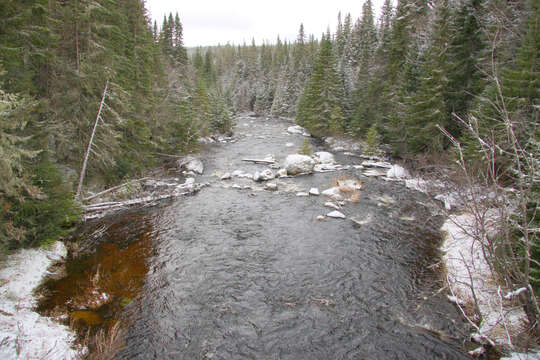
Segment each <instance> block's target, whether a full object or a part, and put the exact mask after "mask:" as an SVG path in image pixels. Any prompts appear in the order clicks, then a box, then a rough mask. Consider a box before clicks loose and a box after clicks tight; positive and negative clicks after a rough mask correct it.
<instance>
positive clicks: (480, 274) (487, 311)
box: [441, 210, 526, 345]
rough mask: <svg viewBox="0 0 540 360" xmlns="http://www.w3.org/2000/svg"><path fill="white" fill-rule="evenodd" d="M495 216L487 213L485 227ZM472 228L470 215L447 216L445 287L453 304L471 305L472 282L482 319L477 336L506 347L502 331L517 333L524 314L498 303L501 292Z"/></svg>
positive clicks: (471, 216) (491, 226) (494, 211)
mask: <svg viewBox="0 0 540 360" xmlns="http://www.w3.org/2000/svg"><path fill="white" fill-rule="evenodd" d="M496 214H497V213H496V210H491V211H489V212H488V214H487V219H488V222H487V226H488V228H491V229H493V228H494V226H493V225H494V222H495V220H496V219H497V217H496ZM476 228H477V224H476V221H475V218H474V216H473V215H471V214H468V213H465V214H462V215H451V216H450V217H449V218H448V220H446V222H445V223H444V225H443V227H442V228H441V230H442V231H443V232H445V233H446V236H445V239H444V243H443V246H442V251H443V253H444V255H443V262H444V263H445V265H446V269H447V281H448V285H449V286H450V287H451V292H452V293H453V296H454V297H455V300H454V302H456V303H459V302H460V301H465V302H466V303H471V304H474V295H473V292H472V290H471V286H470V285H469V284H471V283H472V288H474V293H475V295H476V298H477V300H478V304H477V305H478V310H479V312H480V314H481V316H482V322H481V324H480V326H479V329H480V336H486V337H488V338H489V339H491V340H492V341H494V342H495V343H497V344H501V345H510V343H509V341H508V336H507V331H506V328H507V329H508V331H509V332H510V334H516V333H519V332H520V331H521V330H522V329H521V327H522V325H523V323H524V322H525V321H526V315H525V313H524V312H523V310H522V309H521V307H519V306H512V305H508V304H507V303H503V302H502V299H501V298H502V295H503V294H502V291H501V289H500V287H499V286H497V283H496V281H495V280H494V278H493V275H492V273H491V270H490V267H489V265H488V263H487V261H486V259H485V258H484V255H483V249H482V245H481V242H480V241H478V239H476V238H475V236H473V234H475V232H476V231H477V230H476ZM503 308H504V312H503V311H502V309H503ZM502 313H503V314H504V316H503V315H502ZM505 327H506V328H505Z"/></svg>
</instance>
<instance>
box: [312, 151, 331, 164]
mask: <svg viewBox="0 0 540 360" xmlns="http://www.w3.org/2000/svg"><path fill="white" fill-rule="evenodd" d="M313 159H314V160H315V161H316V162H317V164H335V163H336V160H335V158H334V155H333V154H331V153H329V152H326V151H318V152H316V153H315V154H313Z"/></svg>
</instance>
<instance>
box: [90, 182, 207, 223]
mask: <svg viewBox="0 0 540 360" xmlns="http://www.w3.org/2000/svg"><path fill="white" fill-rule="evenodd" d="M205 186H208V184H193V183H185V184H180V185H177V186H176V187H175V188H174V190H172V191H170V192H167V193H164V194H163V193H161V194H151V195H148V196H144V197H140V198H136V199H130V200H124V201H107V202H102V203H98V204H90V205H83V206H82V209H83V211H84V212H85V215H84V216H83V218H84V220H91V219H97V218H101V217H104V216H106V215H108V214H110V213H111V212H114V211H120V210H124V209H128V208H130V207H135V206H155V205H157V204H158V203H159V201H162V200H166V199H171V198H175V197H178V196H182V195H189V194H193V193H195V192H197V191H199V190H200V189H202V188H203V187H205Z"/></svg>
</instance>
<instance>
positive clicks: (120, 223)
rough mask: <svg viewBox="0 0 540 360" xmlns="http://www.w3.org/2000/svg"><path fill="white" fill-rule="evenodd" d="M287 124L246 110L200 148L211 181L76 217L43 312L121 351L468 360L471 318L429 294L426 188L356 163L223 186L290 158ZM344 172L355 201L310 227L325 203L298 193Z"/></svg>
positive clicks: (347, 159)
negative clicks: (108, 336)
mask: <svg viewBox="0 0 540 360" xmlns="http://www.w3.org/2000/svg"><path fill="white" fill-rule="evenodd" d="M291 125H292V124H291V123H290V122H288V121H286V120H279V119H265V118H252V117H249V116H241V117H239V118H238V119H237V124H236V129H235V139H236V141H235V142H228V143H215V144H211V145H207V146H205V148H204V149H203V151H202V152H201V154H200V156H201V158H202V159H203V162H204V165H205V173H204V174H205V175H203V176H198V177H197V179H196V180H197V182H208V183H210V186H208V187H206V188H204V189H202V190H201V191H200V192H199V193H197V194H196V195H194V196H186V197H180V198H177V199H175V200H174V201H170V202H167V203H164V204H162V205H160V206H158V207H153V208H145V209H140V210H136V211H130V212H126V213H122V214H119V215H115V216H110V217H107V218H105V219H101V220H98V221H93V222H91V223H89V224H86V225H85V226H84V227H83V228H82V229H81V230H80V232H79V234H78V235H77V240H76V241H77V242H76V244H77V247H76V248H75V249H76V251H74V254H75V255H77V256H73V257H72V258H71V259H70V260H69V261H68V263H67V264H66V273H67V276H65V277H63V278H62V279H57V280H54V281H50V282H49V283H47V284H46V289H47V291H46V294H47V295H46V296H45V297H44V299H43V301H42V302H41V305H40V311H41V312H42V313H44V314H48V315H52V314H56V315H57V316H61V314H69V315H70V320H71V322H72V324H75V325H76V324H77V323H78V322H82V323H83V325H84V326H79V327H78V328H79V329H81V328H83V329H85V328H86V327H88V326H90V327H92V326H107V324H109V325H110V324H111V323H112V322H113V321H121V323H122V324H123V327H124V330H125V331H124V333H123V336H122V337H123V339H122V347H121V349H120V350H119V351H118V353H117V354H116V358H117V359H469V358H470V357H469V356H468V355H467V353H466V351H465V349H464V345H463V343H462V341H461V340H460V339H462V338H463V337H464V336H465V335H464V334H466V333H467V332H468V329H467V326H466V324H464V323H463V321H462V320H461V319H460V316H459V314H458V312H457V311H456V309H455V307H454V306H453V305H452V304H450V303H449V302H448V300H447V299H446V298H445V294H444V292H439V291H438V290H439V289H440V288H441V287H442V286H443V285H442V282H441V281H440V279H441V271H443V269H441V268H440V266H439V261H440V255H439V252H438V247H439V245H440V242H441V234H440V231H439V229H440V227H441V224H442V223H443V221H444V218H443V216H441V215H437V211H436V205H434V203H433V201H432V200H431V199H430V198H428V197H427V196H426V195H424V194H422V193H420V192H417V191H414V190H411V189H407V188H406V187H405V186H404V185H403V184H401V183H399V182H391V181H384V180H382V179H381V178H376V177H365V176H363V175H362V174H363V171H364V170H362V169H356V168H354V167H351V168H350V169H348V170H342V171H338V172H328V173H316V174H313V175H305V176H298V177H294V178H283V179H279V180H278V181H277V184H278V190H277V191H267V190H263V186H264V184H259V183H255V182H253V181H252V180H249V179H240V178H234V177H233V178H232V179H231V180H220V177H221V175H222V174H224V173H226V172H233V171H234V170H243V171H245V172H247V173H253V172H254V171H261V170H264V169H265V168H266V167H265V166H264V165H261V164H253V163H249V162H245V161H242V159H245V158H264V157H265V156H267V155H269V154H272V155H273V156H274V157H275V158H276V159H277V160H278V161H280V160H281V161H283V160H284V159H285V157H286V156H287V155H288V154H291V153H294V152H296V151H298V149H300V148H301V146H302V143H303V139H304V137H303V136H302V135H292V134H288V133H287V132H286V129H287V127H288V126H291ZM311 141H312V143H311V146H312V148H313V151H317V150H324V147H323V146H322V144H318V143H315V142H313V140H311ZM291 144H292V145H291ZM287 145H288V146H287ZM334 155H335V156H336V160H337V162H338V163H339V164H343V165H347V164H349V165H352V164H359V163H360V162H361V159H359V158H358V157H357V156H354V155H351V154H348V155H346V154H344V153H342V152H339V153H334ZM343 177H346V178H350V179H357V180H359V181H361V182H362V184H363V186H362V190H360V192H359V197H358V198H357V199H356V200H357V201H356V202H354V203H353V202H351V203H347V204H346V205H344V206H343V208H342V209H341V210H340V211H341V212H342V213H344V214H345V215H346V216H347V219H333V218H326V219H325V220H324V221H319V220H318V219H317V217H318V216H320V215H325V214H327V213H329V212H330V211H332V210H333V209H329V208H327V207H324V206H323V204H324V203H325V202H326V201H328V199H326V198H325V197H324V196H309V197H298V196H297V193H298V192H299V191H308V190H309V189H310V188H312V187H317V188H319V189H321V190H324V189H327V188H329V187H331V186H332V182H334V181H335V179H336V178H343ZM233 184H236V185H239V186H234V187H233ZM351 219H354V220H355V221H351ZM66 321H68V320H66ZM80 331H83V330H80Z"/></svg>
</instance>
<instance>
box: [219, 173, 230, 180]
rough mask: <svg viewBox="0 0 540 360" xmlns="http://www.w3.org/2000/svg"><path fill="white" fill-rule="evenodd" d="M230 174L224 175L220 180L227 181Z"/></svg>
mask: <svg viewBox="0 0 540 360" xmlns="http://www.w3.org/2000/svg"><path fill="white" fill-rule="evenodd" d="M231 177H232V176H231V173H225V174H223V175H222V176H221V178H220V179H221V180H229V179H230V178H231Z"/></svg>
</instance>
